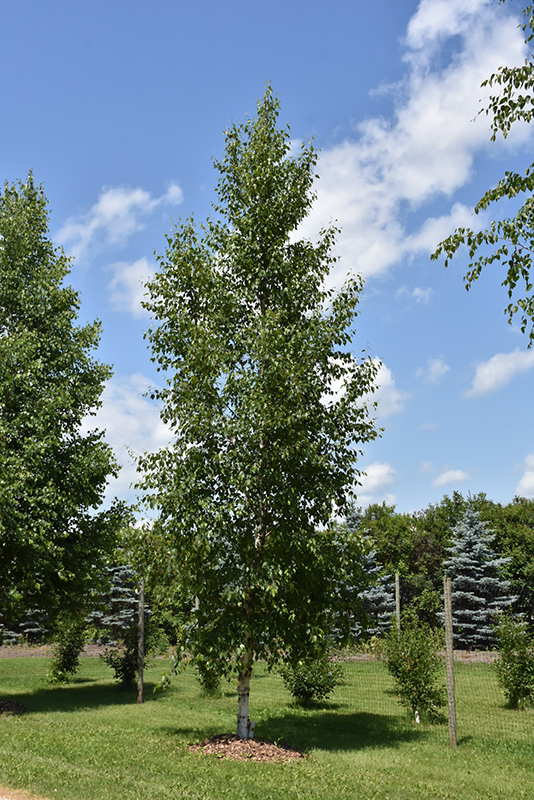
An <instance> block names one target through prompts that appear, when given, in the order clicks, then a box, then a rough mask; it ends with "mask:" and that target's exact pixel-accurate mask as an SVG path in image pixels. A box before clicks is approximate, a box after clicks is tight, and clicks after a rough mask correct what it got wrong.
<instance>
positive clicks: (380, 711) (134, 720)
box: [0, 658, 534, 800]
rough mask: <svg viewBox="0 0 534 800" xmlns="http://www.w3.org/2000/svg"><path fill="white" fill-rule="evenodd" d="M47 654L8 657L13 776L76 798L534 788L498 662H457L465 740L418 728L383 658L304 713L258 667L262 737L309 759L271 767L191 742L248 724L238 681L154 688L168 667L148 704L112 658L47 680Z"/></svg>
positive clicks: (530, 758) (478, 793)
mask: <svg viewBox="0 0 534 800" xmlns="http://www.w3.org/2000/svg"><path fill="white" fill-rule="evenodd" d="M48 667H49V661H48V659H42V658H17V659H1V660H0V698H12V699H17V700H19V701H21V702H23V703H24V704H25V705H26V706H27V708H28V709H29V712H30V713H28V714H26V715H24V716H20V717H18V716H1V717H0V784H3V785H4V786H8V787H12V788H16V789H26V790H28V791H32V792H34V793H36V794H40V795H44V796H45V797H48V798H63V799H64V800H174V798H195V800H201V799H202V800H204V799H205V800H208V798H209V800H212V799H213V800H219V799H220V798H232V800H234V799H237V798H247V800H255V799H256V798H257V800H260V798H261V800H265V798H283V800H292V799H293V798H295V799H296V798H313V799H314V800H332V798H340V799H341V798H347V799H348V798H350V800H371V798H373V799H374V800H376V799H383V800H386V799H388V800H389V798H391V799H392V800H393V798H394V799H395V800H413V798H451V799H452V798H455V799H456V798H457V799H458V800H460V798H461V800H469V799H470V798H485V800H487V799H488V798H490V799H491V800H493V799H494V798H510V800H512V798H513V800H518V799H519V798H525V800H526V799H527V798H528V800H531V798H533V797H534V712H532V711H528V712H514V711H510V710H508V709H506V708H505V707H504V703H503V699H502V695H501V694H500V693H499V690H498V687H497V686H496V684H495V679H494V675H493V673H492V672H491V670H490V669H489V667H488V666H487V665H484V664H476V665H473V664H469V665H459V666H458V667H457V672H456V681H457V705H458V717H459V723H458V737H459V744H458V747H457V748H455V749H452V748H450V747H449V744H448V727H447V724H446V722H442V723H441V724H437V725H423V724H422V725H415V724H414V723H413V722H412V721H411V719H410V718H409V717H408V716H407V714H406V713H405V712H404V710H403V709H402V708H401V707H400V706H399V704H398V702H397V700H396V697H395V693H394V691H393V686H392V683H391V680H390V678H389V675H388V674H387V671H386V669H385V667H384V665H383V664H381V663H377V662H351V663H348V664H346V665H345V683H344V685H343V686H341V687H339V688H338V689H337V690H336V693H335V695H333V697H332V701H331V702H329V703H325V704H323V705H322V706H321V707H319V708H315V709H306V710H302V709H299V708H296V707H294V706H293V705H292V702H291V698H290V696H289V695H288V694H287V692H286V691H285V689H284V687H283V685H282V681H281V679H280V677H279V676H278V675H270V674H268V673H267V672H266V670H265V669H264V668H263V666H262V665H258V666H257V668H256V676H255V678H254V679H253V685H252V691H251V716H252V718H253V719H255V720H256V723H257V724H256V736H257V737H258V738H265V739H270V740H274V741H283V742H284V743H285V744H288V745H291V746H293V747H297V748H300V749H302V750H305V751H307V752H308V753H309V756H308V758H307V759H306V760H303V761H298V762H289V763H285V764H284V763H275V764H272V763H271V764H265V763H257V762H252V761H242V762H237V761H229V760H226V759H218V758H217V757H214V756H205V755H200V754H195V753H191V752H190V751H189V745H190V744H191V743H194V742H199V741H202V740H204V739H206V738H208V737H210V736H211V735H213V734H216V733H233V732H234V731H235V714H236V700H235V693H234V688H233V687H232V686H231V685H228V684H224V685H223V695H222V697H220V698H218V699H206V698H204V697H202V695H201V692H200V689H199V685H198V683H197V682H196V680H195V677H194V674H193V673H192V672H191V671H189V672H185V673H183V674H181V675H179V676H178V677H177V678H175V679H174V680H173V684H172V686H171V688H170V689H169V690H168V691H167V692H166V693H156V694H154V693H153V692H152V686H153V684H154V683H155V682H156V681H157V680H159V678H160V676H161V673H162V672H163V671H164V669H165V662H161V661H157V662H156V663H155V666H154V667H153V668H152V669H151V670H149V671H148V672H147V686H146V691H145V703H143V704H142V705H138V704H137V703H136V695H135V692H125V691H123V690H121V689H120V688H119V687H117V686H116V685H115V684H114V682H113V680H112V678H111V676H112V673H111V671H110V670H109V668H108V667H107V666H105V665H104V664H102V663H101V662H99V660H98V659H92V658H84V659H83V660H82V662H81V669H80V671H79V674H78V676H77V678H76V680H75V682H73V683H72V684H71V685H69V686H66V687H54V686H50V685H49V684H47V683H46V681H45V675H46V672H47V670H48Z"/></svg>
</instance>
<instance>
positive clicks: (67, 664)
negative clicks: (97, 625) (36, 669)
mask: <svg viewBox="0 0 534 800" xmlns="http://www.w3.org/2000/svg"><path fill="white" fill-rule="evenodd" d="M86 627H87V623H86V622H85V620H84V619H76V618H74V619H72V618H71V619H68V618H67V617H60V618H59V619H58V621H57V622H56V626H55V631H54V650H53V657H54V658H53V661H52V666H51V668H50V671H49V672H48V674H47V676H46V677H47V680H48V681H49V682H50V683H68V682H69V680H70V678H71V676H72V675H75V674H76V672H77V670H78V665H79V660H80V653H81V652H82V650H83V646H84V644H85V636H86Z"/></svg>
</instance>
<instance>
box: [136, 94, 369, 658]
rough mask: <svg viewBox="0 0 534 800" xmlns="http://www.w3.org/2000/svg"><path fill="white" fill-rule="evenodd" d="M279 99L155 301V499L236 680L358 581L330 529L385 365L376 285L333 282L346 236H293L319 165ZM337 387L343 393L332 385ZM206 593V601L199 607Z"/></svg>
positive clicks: (168, 266)
mask: <svg viewBox="0 0 534 800" xmlns="http://www.w3.org/2000/svg"><path fill="white" fill-rule="evenodd" d="M277 118H278V102H277V100H276V99H275V98H274V97H273V95H272V92H271V90H270V89H268V90H267V92H266V94H265V96H264V98H263V99H262V101H261V102H260V103H259V104H258V114H257V118H256V119H251V120H247V121H246V122H245V123H243V124H241V125H234V126H232V127H231V128H230V130H229V131H228V132H227V134H226V149H225V153H224V156H223V158H222V160H221V161H218V162H216V163H215V167H216V169H217V170H218V172H219V175H220V179H219V183H218V185H217V194H218V205H216V206H215V209H216V212H217V214H218V217H217V219H215V220H209V221H208V222H207V223H206V224H205V225H202V226H200V227H198V226H196V225H195V224H194V222H193V220H188V221H186V222H185V223H183V224H180V225H178V226H177V227H176V229H175V230H174V231H173V233H172V235H169V236H168V237H167V243H168V247H167V251H166V253H165V254H164V255H163V256H160V257H159V271H158V273H157V274H156V276H155V277H154V279H153V280H152V281H151V282H150V283H149V284H148V299H147V301H146V303H145V307H146V308H147V309H148V310H149V311H150V312H151V313H152V315H153V317H154V322H153V324H152V325H151V327H150V328H149V331H148V334H147V337H148V340H149V342H150V345H151V348H152V354H153V360H154V361H155V363H156V365H157V368H158V370H160V371H162V372H163V373H165V378H166V385H165V386H164V388H162V389H158V390H155V391H154V397H156V398H157V399H158V401H159V402H160V403H161V406H162V419H163V421H164V422H165V423H166V424H167V425H169V426H170V428H171V429H172V430H173V432H174V441H173V443H172V445H171V446H169V447H167V448H166V449H164V450H161V451H160V452H158V453H154V454H147V455H145V456H144V457H143V458H142V459H141V461H140V467H141V470H142V472H143V478H142V481H141V484H140V486H141V488H142V490H143V491H144V494H145V500H146V502H147V503H148V504H149V505H150V506H151V507H153V508H154V509H156V511H157V512H158V513H159V518H158V519H157V521H156V522H155V524H154V526H153V528H152V530H151V531H147V533H146V535H147V536H150V535H153V536H154V537H156V538H160V539H161V540H162V541H165V542H169V543H170V545H171V547H172V550H173V555H172V561H173V564H174V565H175V576H174V581H175V583H179V584H180V586H181V589H182V591H183V593H184V597H185V598H186V599H187V619H186V621H185V624H184V626H183V643H184V645H185V647H186V650H187V652H188V653H190V654H191V655H192V656H193V657H194V658H197V656H202V658H203V659H205V660H206V663H208V662H209V663H214V664H215V663H217V664H219V665H220V668H221V670H222V671H223V672H224V673H225V674H230V673H231V672H232V671H233V670H237V671H241V670H245V671H247V670H248V669H249V666H244V665H251V664H252V662H253V660H254V658H257V657H259V656H262V657H265V658H266V659H268V660H269V661H270V662H271V664H272V663H274V662H277V661H279V660H283V659H284V658H285V654H286V653H287V652H288V650H290V651H291V652H296V651H298V650H300V651H303V650H304V649H305V648H306V646H307V645H308V644H310V643H312V644H313V643H314V642H315V640H323V639H326V638H327V637H328V636H329V635H330V633H331V629H332V625H333V620H334V618H335V614H336V608H335V606H336V604H337V602H338V598H337V597H336V594H335V591H334V587H335V586H337V585H338V584H339V582H340V581H341V580H342V579H343V580H344V579H345V577H346V575H347V573H348V572H349V571H351V570H352V571H353V572H354V573H355V577H354V582H356V581H357V575H358V574H359V571H360V569H361V566H360V560H359V545H358V542H357V541H356V539H355V538H354V537H352V538H351V537H350V536H348V537H347V542H346V547H345V548H344V550H343V552H341V549H340V547H339V534H338V533H336V532H335V531H333V530H332V529H331V527H330V521H331V518H332V511H333V509H335V508H337V509H338V510H339V511H340V512H343V510H344V509H345V508H346V507H347V503H348V502H349V495H350V489H351V487H352V486H353V485H354V482H355V480H357V477H358V474H359V472H358V469H357V466H356V464H357V458H358V455H359V449H360V448H361V446H362V444H363V443H365V442H367V441H369V440H371V439H373V438H374V437H375V436H376V430H375V427H374V423H373V422H372V420H371V419H370V418H369V415H368V407H367V404H366V402H365V400H364V398H365V397H366V396H367V395H368V394H369V392H372V391H373V386H374V383H373V382H374V378H375V375H376V370H377V365H376V362H374V361H373V360H372V359H370V358H367V357H365V356H364V357H363V358H361V359H355V358H354V357H353V356H352V355H351V353H350V349H349V345H350V343H351V337H352V335H353V323H354V319H355V316H356V307H357V303H358V300H359V295H360V292H361V288H362V284H361V280H360V279H359V278H354V279H352V280H351V281H349V282H348V284H347V285H346V286H345V287H344V288H343V289H342V290H341V291H340V292H339V293H337V294H336V293H335V292H333V291H330V290H328V289H325V288H324V281H325V278H326V277H327V275H328V272H329V270H330V268H331V266H332V264H333V262H334V260H335V259H334V257H333V256H332V253H331V250H332V246H333V244H334V240H335V235H336V231H335V230H334V229H332V228H329V229H327V230H324V231H323V232H322V233H321V235H320V239H319V241H318V243H317V244H312V243H311V242H309V241H305V240H298V241H297V240H295V237H294V233H295V231H296V229H297V228H298V226H299V225H300V223H301V222H302V220H303V219H304V218H305V216H306V215H307V214H308V212H309V210H310V207H311V204H312V201H313V198H314V195H313V192H312V184H313V181H314V178H315V163H316V158H317V156H316V153H315V150H314V149H313V147H311V146H310V145H307V144H304V145H303V146H302V148H301V150H300V152H299V153H298V155H296V156H294V155H292V152H291V151H292V142H291V138H290V134H289V131H288V130H287V129H279V128H278V127H277ZM339 383H341V384H342V386H343V389H342V391H341V392H340V393H338V392H337V391H335V390H336V389H337V386H338V385H339ZM195 598H197V600H198V602H196V603H195Z"/></svg>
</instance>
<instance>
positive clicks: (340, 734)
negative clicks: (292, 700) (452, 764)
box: [257, 711, 427, 750]
mask: <svg viewBox="0 0 534 800" xmlns="http://www.w3.org/2000/svg"><path fill="white" fill-rule="evenodd" d="M257 730H258V736H262V737H264V738H266V739H272V740H273V741H277V740H282V741H284V743H286V744H291V746H292V747H297V748H298V749H300V750H310V749H313V748H318V749H321V750H362V749H364V748H367V747H398V746H399V745H400V744H401V743H403V742H411V741H416V740H420V739H421V738H425V737H426V735H427V732H426V731H425V730H422V729H421V728H415V727H414V726H412V725H411V724H410V723H409V722H408V721H407V720H405V719H403V718H402V717H391V716H385V715H381V714H369V713H364V712H356V713H351V714H346V713H335V711H322V712H317V713H314V714H313V715H309V716H307V717H305V718H302V717H299V716H298V715H296V714H294V713H293V714H281V715H278V716H273V717H270V718H268V719H265V720H264V721H263V722H261V723H258V726H257Z"/></svg>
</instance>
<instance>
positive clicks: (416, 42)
mask: <svg viewBox="0 0 534 800" xmlns="http://www.w3.org/2000/svg"><path fill="white" fill-rule="evenodd" d="M507 14H508V12H507V10H503V9H501V8H500V7H496V4H494V3H490V2H489V1H488V0H466V1H465V2H464V0H423V1H422V2H421V3H420V5H419V8H418V11H417V12H416V14H415V15H414V16H413V17H412V19H411V21H410V25H409V29H408V35H407V37H406V42H405V46H406V52H405V62H406V65H407V71H406V75H405V77H404V79H403V80H402V81H401V82H399V83H398V84H395V85H394V86H392V87H389V92H390V94H391V96H392V98H393V102H394V112H393V114H392V117H391V118H390V119H385V118H378V117H375V118H371V119H367V120H365V121H364V122H363V123H361V124H359V125H357V126H355V132H354V135H353V136H349V137H347V138H346V139H345V141H342V142H340V143H339V144H337V145H335V146H333V147H331V148H330V149H326V150H323V151H322V153H321V155H320V158H319V164H318V172H319V174H320V176H321V178H320V181H319V182H318V183H317V187H316V188H317V201H316V203H315V205H314V207H313V209H312V212H311V214H310V215H309V217H308V218H307V220H306V221H305V222H304V224H303V228H302V233H303V234H304V235H306V236H309V237H313V236H314V235H315V233H316V231H317V230H319V229H320V228H321V227H323V226H324V225H326V224H328V223H329V222H332V221H336V223H337V224H338V225H339V226H340V227H341V229H342V233H341V236H340V240H339V243H338V245H337V254H338V255H339V256H340V260H339V263H338V265H336V266H335V267H334V271H333V273H332V275H331V276H330V282H331V284H332V285H339V284H340V283H342V282H343V280H344V278H345V276H346V274H347V273H348V272H351V271H352V272H360V273H362V274H364V275H366V276H370V275H376V274H379V273H383V272H385V271H386V270H387V269H388V268H389V267H391V266H392V265H393V264H396V263H398V262H399V261H401V260H406V259H408V258H409V257H410V256H411V255H412V254H413V253H415V252H420V251H421V250H422V249H425V250H427V251H429V252H431V251H432V250H434V249H435V247H436V245H437V243H438V242H439V241H440V239H442V238H444V236H446V235H448V234H449V233H450V232H451V230H453V229H454V227H455V225H456V224H458V223H459V224H465V222H466V219H467V217H468V214H470V212H469V211H468V210H467V209H466V208H465V207H464V206H461V205H458V204H456V205H454V206H453V208H452V209H451V212H450V214H448V215H444V216H443V217H440V218H434V219H432V220H429V221H427V222H426V223H425V222H424V220H423V222H422V223H421V227H420V229H419V230H418V231H416V232H415V233H413V234H412V235H411V236H407V235H406V226H405V222H404V220H405V219H406V218H407V215H409V213H410V211H413V210H415V209H417V208H419V207H420V206H421V204H422V203H423V202H426V201H429V200H430V199H432V198H435V197H440V196H441V197H444V196H445V197H448V196H450V195H451V194H452V193H453V192H454V191H455V190H457V189H458V188H460V187H461V186H463V185H464V184H465V183H466V182H467V181H468V180H469V178H470V177H471V170H472V165H473V161H474V158H475V156H476V155H477V153H478V152H479V151H480V150H481V149H486V148H489V147H490V146H491V147H492V148H493V152H495V147H496V145H494V144H493V145H490V142H489V139H490V134H489V128H488V120H487V118H486V117H485V116H484V115H481V116H478V112H479V110H480V108H481V105H480V99H481V98H482V97H483V93H484V91H485V90H483V89H481V88H480V84H481V83H482V81H483V80H484V79H485V78H486V77H487V76H488V75H490V74H491V73H492V72H495V71H496V69H497V68H498V67H499V66H500V65H501V64H509V65H512V64H520V63H522V61H523V59H524V56H525V45H524V42H523V38H522V34H521V31H520V30H518V28H517V19H516V18H513V17H510V16H508V15H507ZM453 35H454V36H457V37H458V40H457V41H455V42H454V43H453V45H454V46H453V48H452V51H451V48H450V47H449V48H448V50H447V51H444V50H441V47H442V45H443V44H445V42H444V40H445V38H446V37H450V36H453ZM447 44H448V43H447ZM443 59H448V61H447V63H446V66H445V67H443ZM527 129H528V126H524V128H523V129H522V133H520V134H519V135H520V136H523V137H526V136H527V135H531V132H530V131H528V130H527ZM510 145H511V143H510V142H509V141H507V142H505V143H501V145H500V146H502V147H508V146H510ZM512 146H513V143H512ZM449 223H450V224H449Z"/></svg>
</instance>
